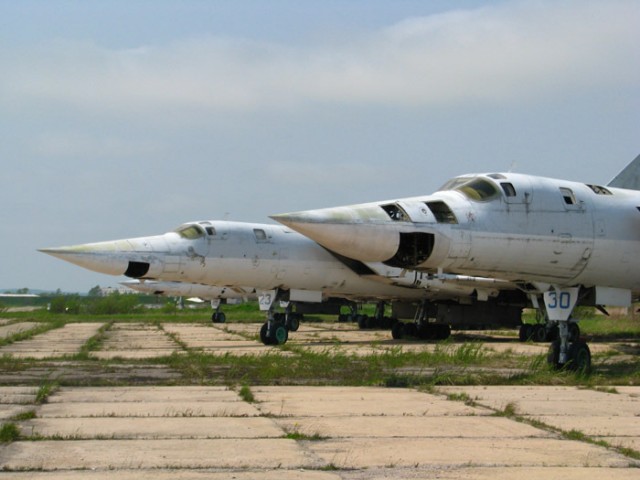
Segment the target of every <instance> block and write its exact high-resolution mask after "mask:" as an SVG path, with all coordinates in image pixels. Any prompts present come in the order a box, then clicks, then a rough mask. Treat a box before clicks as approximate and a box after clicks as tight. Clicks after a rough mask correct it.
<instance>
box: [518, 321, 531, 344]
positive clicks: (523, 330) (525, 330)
mask: <svg viewBox="0 0 640 480" xmlns="http://www.w3.org/2000/svg"><path fill="white" fill-rule="evenodd" d="M532 333H533V325H531V324H530V323H523V324H522V325H520V331H519V332H518V338H519V339H520V341H521V342H528V341H529V340H531V334H532Z"/></svg>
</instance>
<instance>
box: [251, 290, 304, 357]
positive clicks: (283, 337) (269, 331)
mask: <svg viewBox="0 0 640 480" xmlns="http://www.w3.org/2000/svg"><path fill="white" fill-rule="evenodd" d="M282 294H283V293H282V291H280V290H271V291H269V292H264V293H263V294H261V295H260V296H259V297H258V300H259V302H260V309H261V310H263V311H264V310H266V311H267V321H266V322H265V323H264V324H263V325H262V327H261V328H260V340H261V341H262V343H264V344H265V345H284V344H285V343H287V340H288V339H289V331H292V332H295V331H296V330H298V328H299V327H300V320H302V314H299V313H297V312H293V311H292V305H291V304H289V305H287V308H286V310H285V313H275V312H274V311H273V305H274V304H275V302H276V301H277V300H280V299H281V298H282Z"/></svg>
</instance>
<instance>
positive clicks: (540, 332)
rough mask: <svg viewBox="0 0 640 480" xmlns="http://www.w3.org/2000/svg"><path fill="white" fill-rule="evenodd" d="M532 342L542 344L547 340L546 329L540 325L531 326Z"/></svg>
mask: <svg viewBox="0 0 640 480" xmlns="http://www.w3.org/2000/svg"><path fill="white" fill-rule="evenodd" d="M532 336H533V341H534V342H540V343H542V342H544V341H546V340H547V329H546V328H545V327H544V325H542V324H541V323H539V324H537V325H534V326H533V335H532Z"/></svg>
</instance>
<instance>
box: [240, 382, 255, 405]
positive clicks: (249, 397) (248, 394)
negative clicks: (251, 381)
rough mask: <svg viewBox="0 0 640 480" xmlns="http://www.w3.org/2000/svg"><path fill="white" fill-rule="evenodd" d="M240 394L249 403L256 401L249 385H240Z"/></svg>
mask: <svg viewBox="0 0 640 480" xmlns="http://www.w3.org/2000/svg"><path fill="white" fill-rule="evenodd" d="M238 395H240V398H242V400H244V401H245V402H247V403H254V402H255V401H256V398H255V397H254V395H253V392H252V391H251V388H249V385H243V386H242V387H240V391H239V392H238Z"/></svg>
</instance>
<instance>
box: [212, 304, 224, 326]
mask: <svg viewBox="0 0 640 480" xmlns="http://www.w3.org/2000/svg"><path fill="white" fill-rule="evenodd" d="M221 306H222V301H221V300H220V299H217V300H211V307H212V308H215V309H216V310H215V312H213V313H212V314H211V321H212V322H213V323H224V322H226V321H227V316H226V315H225V314H224V312H223V311H222V310H220V307H221Z"/></svg>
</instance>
